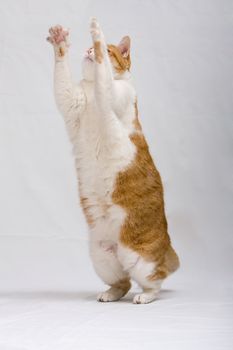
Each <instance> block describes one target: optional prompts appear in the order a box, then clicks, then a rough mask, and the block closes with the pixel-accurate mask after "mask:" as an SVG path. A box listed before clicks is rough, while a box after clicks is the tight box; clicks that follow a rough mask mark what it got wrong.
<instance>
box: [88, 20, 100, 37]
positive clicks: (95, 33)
mask: <svg viewBox="0 0 233 350" xmlns="http://www.w3.org/2000/svg"><path fill="white" fill-rule="evenodd" d="M90 33H91V37H92V40H93V42H96V41H100V40H101V38H102V33H101V29H100V25H99V23H98V22H97V19H96V18H95V17H92V18H91V20H90Z"/></svg>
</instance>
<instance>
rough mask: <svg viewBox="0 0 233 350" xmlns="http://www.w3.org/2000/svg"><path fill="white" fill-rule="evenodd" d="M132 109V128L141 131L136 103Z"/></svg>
mask: <svg viewBox="0 0 233 350" xmlns="http://www.w3.org/2000/svg"><path fill="white" fill-rule="evenodd" d="M134 109H135V119H134V121H133V124H134V127H135V129H136V130H142V127H141V124H140V122H139V119H138V105H137V101H136V102H135V103H134Z"/></svg>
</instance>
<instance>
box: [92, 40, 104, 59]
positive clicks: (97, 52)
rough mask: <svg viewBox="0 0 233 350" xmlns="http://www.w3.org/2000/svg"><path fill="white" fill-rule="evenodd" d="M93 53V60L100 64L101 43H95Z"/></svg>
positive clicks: (101, 57)
mask: <svg viewBox="0 0 233 350" xmlns="http://www.w3.org/2000/svg"><path fill="white" fill-rule="evenodd" d="M94 51H95V60H96V62H98V63H102V61H103V52H102V49H101V42H100V41H95V43H94Z"/></svg>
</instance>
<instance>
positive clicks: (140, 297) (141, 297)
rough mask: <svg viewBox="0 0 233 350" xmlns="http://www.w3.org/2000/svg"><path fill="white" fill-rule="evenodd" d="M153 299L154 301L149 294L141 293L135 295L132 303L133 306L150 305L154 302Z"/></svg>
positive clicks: (152, 296) (153, 297) (153, 296)
mask: <svg viewBox="0 0 233 350" xmlns="http://www.w3.org/2000/svg"><path fill="white" fill-rule="evenodd" d="M155 299H156V296H155V295H151V294H149V293H141V294H137V295H135V297H134V298H133V303H134V304H148V303H151V302H152V301H154V300H155Z"/></svg>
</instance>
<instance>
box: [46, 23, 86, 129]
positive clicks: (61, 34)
mask: <svg viewBox="0 0 233 350" xmlns="http://www.w3.org/2000/svg"><path fill="white" fill-rule="evenodd" d="M49 34H50V36H49V37H48V38H47V40H48V41H49V42H50V43H51V44H52V45H53V47H54V55H55V69H54V90H55V99H56V103H57V106H58V108H59V110H60V111H61V113H62V114H63V116H64V119H65V122H66V125H67V127H68V131H70V132H73V131H74V130H75V129H76V128H77V126H78V117H79V115H80V113H82V111H83V110H84V108H85V95H84V92H83V90H82V88H81V87H80V86H77V85H75V84H74V83H73V81H72V77H71V72H70V67H69V60H68V49H69V42H68V36H69V32H68V30H66V29H64V28H63V27H62V26H60V25H57V26H55V27H51V28H50V29H49Z"/></svg>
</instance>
